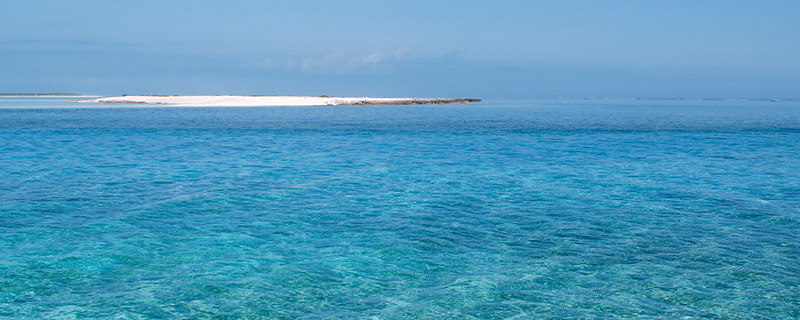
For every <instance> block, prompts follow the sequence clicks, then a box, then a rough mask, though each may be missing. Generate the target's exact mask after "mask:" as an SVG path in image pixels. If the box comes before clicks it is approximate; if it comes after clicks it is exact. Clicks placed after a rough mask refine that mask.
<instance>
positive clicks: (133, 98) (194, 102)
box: [76, 95, 481, 107]
mask: <svg viewBox="0 0 800 320" xmlns="http://www.w3.org/2000/svg"><path fill="white" fill-rule="evenodd" d="M479 101H481V100H480V99H472V98H461V99H451V98H369V97H361V98H352V97H328V96H318V97H315V96H233V95H228V96H224V95H220V96H183V95H174V96H164V95H152V96H145V95H125V96H120V97H105V98H99V99H91V100H77V101H76V102H87V103H124V104H131V103H132V104H155V105H162V106H172V107H268V106H358V105H364V106H369V105H418V104H419V105H421V104H456V103H469V102H479Z"/></svg>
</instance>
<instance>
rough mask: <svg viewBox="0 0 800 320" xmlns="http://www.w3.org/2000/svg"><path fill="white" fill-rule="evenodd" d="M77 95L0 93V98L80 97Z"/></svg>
mask: <svg viewBox="0 0 800 320" xmlns="http://www.w3.org/2000/svg"><path fill="white" fill-rule="evenodd" d="M82 96H83V95H80V94H77V93H0V97H3V98H8V97H82Z"/></svg>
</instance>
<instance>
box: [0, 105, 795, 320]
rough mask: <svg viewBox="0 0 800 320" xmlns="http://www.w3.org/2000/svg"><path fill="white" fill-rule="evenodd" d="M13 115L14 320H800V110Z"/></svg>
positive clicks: (10, 311) (10, 228)
mask: <svg viewBox="0 0 800 320" xmlns="http://www.w3.org/2000/svg"><path fill="white" fill-rule="evenodd" d="M73 99H75V98H74V97H72V98H63V97H4V98H0V318H3V319H87V318H91V319H95V318H100V319H565V318H571V319H619V318H622V319H629V318H644V319H798V318H800V100H749V99H728V100H726V99H705V100H703V99H695V100H686V99H584V98H578V99H486V100H484V101H483V102H480V103H472V104H458V105H423V106H337V107H242V108H236V107H232V108H202V107H197V108H193V107H180V108H169V107H144V106H142V105H125V104H119V105H96V104H77V103H74V102H71V100H73Z"/></svg>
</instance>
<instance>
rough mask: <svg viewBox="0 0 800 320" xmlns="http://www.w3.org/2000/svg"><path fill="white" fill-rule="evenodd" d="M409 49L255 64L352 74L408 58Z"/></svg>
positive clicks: (261, 66)
mask: <svg viewBox="0 0 800 320" xmlns="http://www.w3.org/2000/svg"><path fill="white" fill-rule="evenodd" d="M413 52H414V51H413V49H411V48H409V47H404V48H400V49H397V50H394V51H389V52H386V51H375V52H372V53H370V54H366V55H351V54H348V53H347V52H344V51H337V52H333V53H330V54H327V55H325V56H322V57H316V58H305V59H295V58H291V59H287V60H286V61H285V62H284V63H276V62H275V61H274V60H272V59H269V58H267V59H262V60H261V61H258V62H256V63H255V65H256V66H258V67H260V68H281V67H282V68H285V69H288V70H299V71H301V72H304V73H352V72H361V71H370V70H373V71H374V70H378V69H380V68H382V67H385V65H386V64H387V63H391V62H395V61H400V60H403V59H407V58H409V57H410V56H411V55H412V54H413Z"/></svg>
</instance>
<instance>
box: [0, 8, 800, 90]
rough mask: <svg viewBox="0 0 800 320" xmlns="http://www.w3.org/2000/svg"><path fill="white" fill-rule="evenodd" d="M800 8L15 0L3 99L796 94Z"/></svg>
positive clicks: (0, 37) (1, 81) (5, 48)
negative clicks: (59, 95)
mask: <svg viewBox="0 0 800 320" xmlns="http://www.w3.org/2000/svg"><path fill="white" fill-rule="evenodd" d="M798 17H800V1H796V0H785V1H782V0H772V1H737V0H727V1H719V0H706V1H695V0H693V1H688V0H669V1H666V0H663V1H660V0H652V1H632V0H628V1H622V0H604V1H597V0H583V1H578V0H559V1H537V0H527V1H512V0H509V1H503V0H498V1H478V0H460V1H436V0H428V1H417V0H406V1H361V0H353V1H305V0H294V1H242V0H227V1H205V0H191V1H188V0H171V1H167V0H160V1H149V0H139V1H91V0H86V1H80V0H76V1H40V0H26V1H6V2H4V3H2V4H0V61H2V63H0V92H75V93H82V94H99V95H119V94H279V95H330V96H417V97H475V98H487V99H489V98H553V97H640V98H800V85H798V84H800V19H799V18H798Z"/></svg>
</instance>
